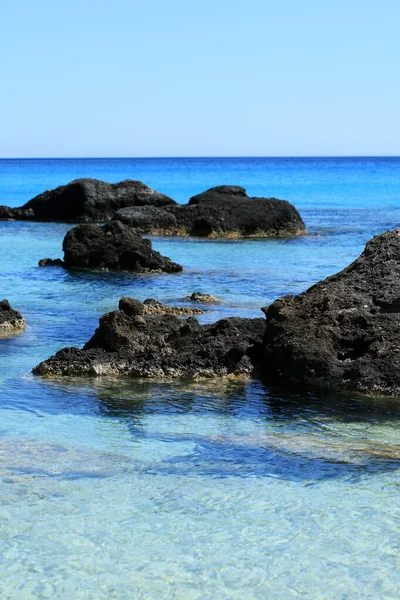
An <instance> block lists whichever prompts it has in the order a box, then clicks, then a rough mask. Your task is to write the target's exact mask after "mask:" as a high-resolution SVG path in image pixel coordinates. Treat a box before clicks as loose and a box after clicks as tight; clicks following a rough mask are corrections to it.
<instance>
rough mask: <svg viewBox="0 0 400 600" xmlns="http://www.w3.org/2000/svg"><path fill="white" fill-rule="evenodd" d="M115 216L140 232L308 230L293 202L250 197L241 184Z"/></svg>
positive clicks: (271, 233) (212, 234) (270, 233)
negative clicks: (188, 199)
mask: <svg viewBox="0 0 400 600" xmlns="http://www.w3.org/2000/svg"><path fill="white" fill-rule="evenodd" d="M116 218H117V219H119V220H121V221H122V222H123V223H126V224H127V225H130V226H131V227H134V228H135V229H136V230H137V231H138V232H139V233H147V234H151V235H176V236H180V235H181V236H197V237H205V238H217V237H227V238H240V237H286V236H297V235H304V234H305V233H306V228H305V225H304V222H303V220H302V219H301V217H300V215H299V213H298V212H297V210H296V209H295V208H294V206H293V205H292V204H290V203H289V202H287V201H286V200H277V199H276V198H249V196H247V194H246V190H245V189H244V188H242V187H239V186H226V185H221V186H218V187H214V188H211V189H209V190H207V191H206V192H203V193H202V194H199V195H197V196H193V197H192V198H191V199H190V201H189V204H186V205H180V204H175V205H172V204H171V205H168V206H163V207H160V206H133V207H129V208H122V209H119V210H118V211H117V212H116Z"/></svg>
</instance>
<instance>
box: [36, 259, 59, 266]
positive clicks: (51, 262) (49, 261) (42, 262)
mask: <svg viewBox="0 0 400 600" xmlns="http://www.w3.org/2000/svg"><path fill="white" fill-rule="evenodd" d="M38 264H39V267H64V266H65V265H64V261H63V260H61V258H41V259H40V260H39V263H38Z"/></svg>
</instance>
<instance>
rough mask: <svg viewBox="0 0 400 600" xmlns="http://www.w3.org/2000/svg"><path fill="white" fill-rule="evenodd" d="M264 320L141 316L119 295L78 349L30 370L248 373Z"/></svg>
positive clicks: (156, 375)
mask: <svg viewBox="0 0 400 600" xmlns="http://www.w3.org/2000/svg"><path fill="white" fill-rule="evenodd" d="M264 329H265V319H263V318H259V319H241V318H230V319H222V320H220V321H217V322H216V323H214V324H212V325H200V324H199V322H198V321H197V319H196V318H195V317H189V318H188V319H186V320H181V319H178V318H177V317H175V316H170V315H162V316H154V315H147V314H145V306H144V305H143V304H141V303H140V302H139V300H136V299H132V298H128V299H127V298H122V299H121V301H120V305H119V310H115V311H113V312H110V313H106V314H105V315H103V316H102V317H101V318H100V324H99V327H98V329H96V331H95V333H94V335H93V337H92V338H91V339H90V340H89V341H88V343H87V344H86V345H85V346H84V347H83V349H82V350H80V349H78V348H64V349H62V350H60V351H59V352H57V353H56V354H55V355H54V356H52V357H51V358H49V359H48V360H46V361H44V362H42V363H40V364H39V365H38V366H37V367H35V368H34V369H33V372H34V373H35V374H36V375H56V376H59V375H72V376H82V375H84V376H87V375H90V376H96V375H130V376H133V377H141V378H142V377H143V378H151V379H165V378H167V379H176V378H180V379H191V380H196V379H202V378H211V377H228V378H229V377H240V378H242V377H246V378H247V377H248V376H250V375H251V374H252V373H253V370H254V366H255V365H256V364H257V363H258V362H259V359H260V352H261V341H262V337H263V334H264Z"/></svg>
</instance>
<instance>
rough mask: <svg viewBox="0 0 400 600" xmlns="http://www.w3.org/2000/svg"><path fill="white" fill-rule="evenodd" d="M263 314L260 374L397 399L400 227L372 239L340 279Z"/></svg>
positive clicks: (399, 387) (399, 374) (284, 300)
mask: <svg viewBox="0 0 400 600" xmlns="http://www.w3.org/2000/svg"><path fill="white" fill-rule="evenodd" d="M264 311H265V314H266V316H267V328H266V333H265V339H264V344H265V355H264V361H263V371H264V372H269V373H273V374H275V376H277V377H278V378H280V379H282V380H283V379H290V380H292V381H295V382H299V381H305V382H312V383H317V384H323V385H328V386H334V387H337V388H342V389H349V390H356V391H359V392H363V393H371V394H376V395H379V394H385V395H396V396H400V343H399V340H400V229H397V230H395V231H387V232H386V233H384V234H382V235H379V236H376V237H374V238H373V239H372V240H370V241H369V242H368V243H367V245H366V247H365V250H364V251H363V253H362V254H361V256H360V257H359V258H358V259H357V260H355V261H354V262H353V263H352V264H351V265H349V266H348V267H347V268H346V269H344V270H343V271H341V272H340V273H337V274H336V275H332V276H331V277H328V278H327V279H325V280H324V281H321V282H320V283H317V284H316V285H314V286H312V287H311V288H310V289H309V290H307V291H306V292H304V293H302V294H299V295H298V296H285V297H283V298H280V299H278V300H276V301H275V302H274V303H273V304H271V305H270V306H269V307H268V308H266V309H264Z"/></svg>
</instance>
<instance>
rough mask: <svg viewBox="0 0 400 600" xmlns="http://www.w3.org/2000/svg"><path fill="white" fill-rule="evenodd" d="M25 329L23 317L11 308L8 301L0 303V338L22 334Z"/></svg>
mask: <svg viewBox="0 0 400 600" xmlns="http://www.w3.org/2000/svg"><path fill="white" fill-rule="evenodd" d="M25 327H26V321H25V319H24V318H23V316H22V315H21V314H20V313H19V312H18V311H16V310H14V309H13V308H11V306H10V303H9V302H8V300H2V301H0V338H3V337H9V336H11V335H17V334H18V333H22V332H23V331H24V329H25Z"/></svg>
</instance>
